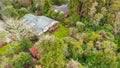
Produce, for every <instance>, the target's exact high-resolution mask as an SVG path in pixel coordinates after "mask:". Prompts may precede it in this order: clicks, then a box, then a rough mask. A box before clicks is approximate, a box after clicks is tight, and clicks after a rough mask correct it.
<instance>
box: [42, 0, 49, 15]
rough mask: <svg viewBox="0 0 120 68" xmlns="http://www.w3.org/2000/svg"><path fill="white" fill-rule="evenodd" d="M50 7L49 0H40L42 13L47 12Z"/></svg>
mask: <svg viewBox="0 0 120 68" xmlns="http://www.w3.org/2000/svg"><path fill="white" fill-rule="evenodd" d="M50 8H51V4H50V0H43V1H42V13H43V14H47V12H48V11H49V10H50Z"/></svg>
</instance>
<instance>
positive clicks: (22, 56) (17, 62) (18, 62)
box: [11, 52, 32, 68]
mask: <svg viewBox="0 0 120 68" xmlns="http://www.w3.org/2000/svg"><path fill="white" fill-rule="evenodd" d="M31 60H32V57H31V55H30V54H29V53H25V52H21V53H19V54H18V55H16V56H14V58H13V59H12V61H11V62H12V65H13V67H14V68H24V67H23V66H24V65H25V64H29V63H30V62H31Z"/></svg>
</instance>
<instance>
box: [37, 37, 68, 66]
mask: <svg viewBox="0 0 120 68" xmlns="http://www.w3.org/2000/svg"><path fill="white" fill-rule="evenodd" d="M45 37H46V38H45ZM41 38H42V40H40V41H39V43H38V44H37V47H38V50H39V52H40V54H41V59H40V63H41V64H42V67H43V68H64V67H65V65H66V60H65V57H64V55H63V51H64V48H65V47H64V43H63V41H62V40H60V39H58V38H55V37H53V36H44V37H41Z"/></svg>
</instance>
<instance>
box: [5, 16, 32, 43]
mask: <svg viewBox="0 0 120 68" xmlns="http://www.w3.org/2000/svg"><path fill="white" fill-rule="evenodd" d="M5 29H6V31H8V32H9V33H10V34H11V35H12V39H13V40H19V41H20V40H22V39H26V38H30V37H32V36H34V34H33V32H32V31H31V30H30V29H27V28H26V27H25V25H24V22H22V20H17V19H12V18H9V19H6V21H5Z"/></svg>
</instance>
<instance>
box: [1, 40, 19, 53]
mask: <svg viewBox="0 0 120 68" xmlns="http://www.w3.org/2000/svg"><path fill="white" fill-rule="evenodd" d="M19 50H21V46H20V43H18V42H12V43H10V44H7V45H5V46H3V47H1V48H0V54H1V55H9V54H12V53H15V52H18V51H19Z"/></svg>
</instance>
